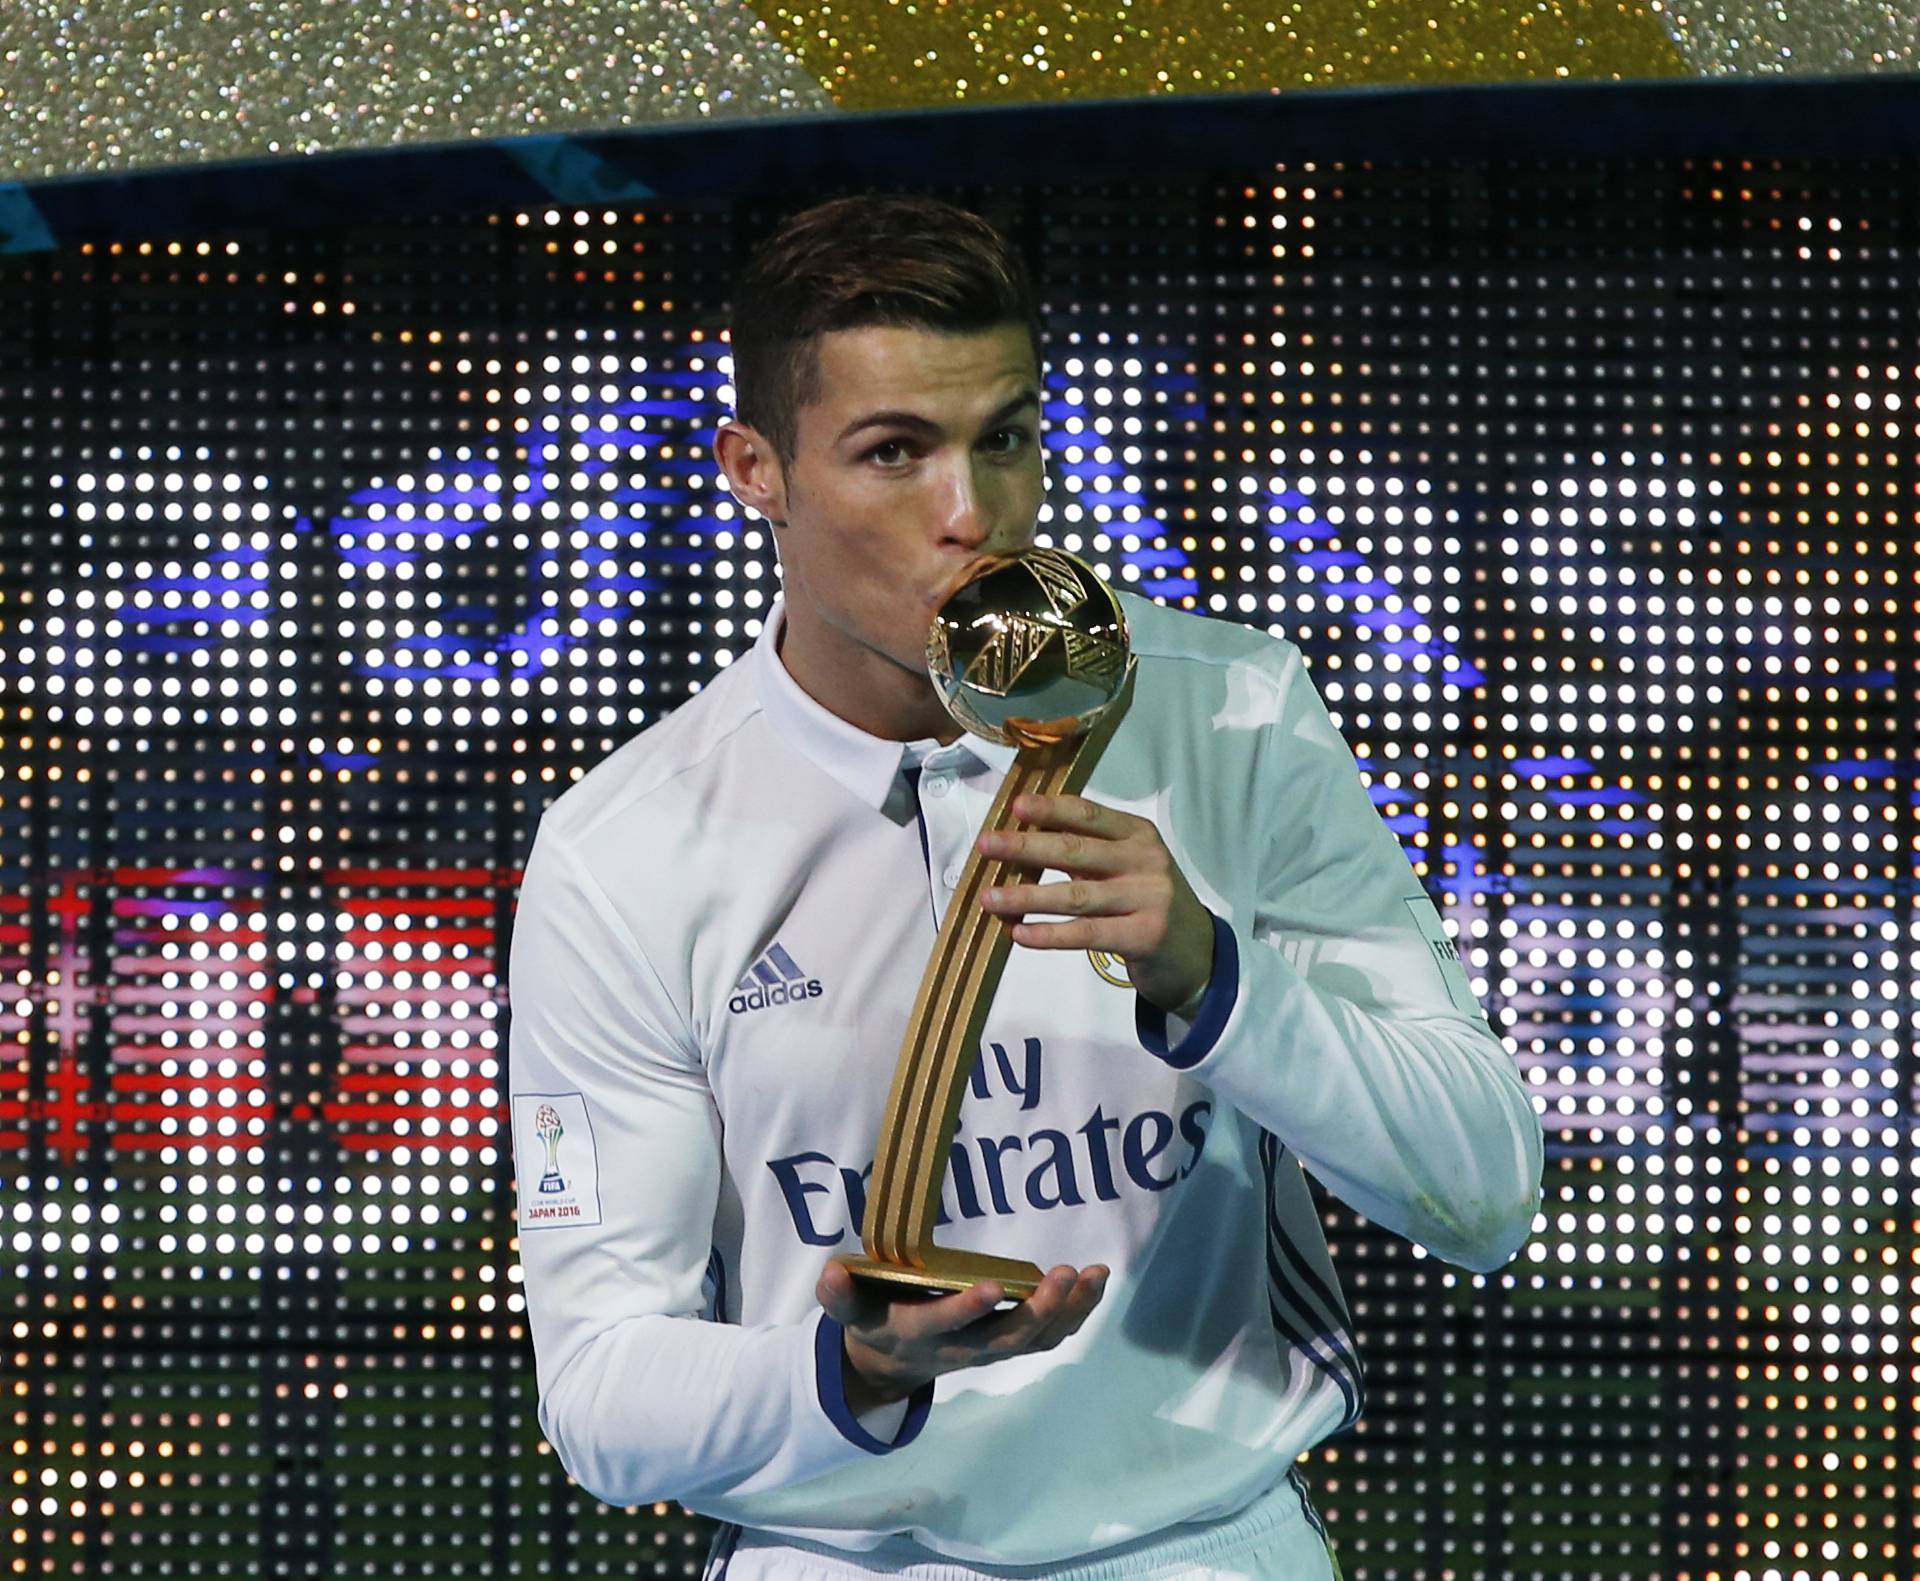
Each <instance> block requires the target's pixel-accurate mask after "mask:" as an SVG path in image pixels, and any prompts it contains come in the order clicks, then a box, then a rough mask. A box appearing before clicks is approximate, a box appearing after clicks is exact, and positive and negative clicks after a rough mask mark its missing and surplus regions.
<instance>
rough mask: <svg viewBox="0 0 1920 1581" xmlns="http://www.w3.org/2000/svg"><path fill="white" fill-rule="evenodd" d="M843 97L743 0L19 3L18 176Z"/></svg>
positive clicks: (6, 172)
mask: <svg viewBox="0 0 1920 1581" xmlns="http://www.w3.org/2000/svg"><path fill="white" fill-rule="evenodd" d="M832 108H833V101H832V100H831V98H829V96H828V95H827V94H826V92H825V91H824V90H823V89H822V88H821V87H820V85H819V83H818V82H816V81H815V80H814V79H813V77H812V76H811V75H809V74H808V72H807V71H806V70H805V69H804V68H803V67H801V66H800V65H798V64H797V63H796V62H795V61H794V59H793V58H792V56H790V55H789V54H788V53H787V51H786V50H785V49H784V48H782V46H781V45H780V43H779V42H778V41H777V40H776V39H775V38H774V37H773V36H772V35H771V34H770V33H769V32H768V30H767V29H766V27H765V26H764V25H763V24H762V23H761V22H760V21H759V19H758V18H757V17H756V16H755V15H754V14H753V12H752V11H751V10H750V9H749V8H748V7H747V6H746V5H745V4H743V3H741V0H695V3H688V0H514V3H505V0H488V3H486V4H484V5H481V4H471V5H470V4H462V3H450V0H186V3H179V0H175V3H170V4H157V5H156V4H129V3H125V0H120V3H114V0H105V3H102V0H94V3H92V4H88V5H79V4H72V3H56V0H0V180H8V181H30V180H35V179H38V178H41V177H46V176H56V175H67V174H77V173H81V172H86V171H107V170H135V169H140V168H152V167H155V166H162V165H172V164H180V163H184V162H188V161H195V160H217V159H237V158H258V157H261V156H263V155H270V154H311V153H318V152H323V151H327V152H331V151H337V150H340V149H347V148H382V147H389V146H392V145H394V144H397V143H438V142H449V141H452V140H454V139H457V138H463V137H480V138H491V137H512V136H515V135H517V134H524V133H528V132H564V131H582V130H586V129H589V128H605V127H615V126H638V125H652V124H656V123H663V122H679V123H687V122H696V121H717V120H721V119H724V118H727V117H734V116H743V115H753V116H764V115H778V114H781V113H784V112H793V111H802V110H805V111H818V110H831V109H832Z"/></svg>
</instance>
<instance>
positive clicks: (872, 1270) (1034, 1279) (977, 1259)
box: [834, 1246, 1046, 1301]
mask: <svg viewBox="0 0 1920 1581" xmlns="http://www.w3.org/2000/svg"><path fill="white" fill-rule="evenodd" d="M926 1257H927V1261H928V1264H929V1266H928V1267H925V1268H913V1267H909V1266H908V1265H907V1264H905V1263H889V1262H882V1261H881V1260H880V1259H879V1258H877V1257H868V1256H865V1255H864V1254H862V1253H859V1252H848V1253H846V1254H844V1255H843V1256H840V1257H836V1258H834V1261H835V1262H836V1263H841V1264H844V1265H845V1267H846V1270H847V1272H848V1273H850V1274H852V1275H853V1277H854V1278H855V1279H858V1280H861V1281H862V1282H864V1283H866V1284H867V1285H869V1286H877V1287H879V1288H880V1290H881V1291H882V1293H884V1294H885V1295H887V1296H889V1297H891V1298H893V1299H895V1300H898V1299H899V1298H901V1297H902V1296H915V1295H918V1296H925V1297H927V1298H929V1299H932V1298H934V1297H937V1296H944V1295H954V1294H957V1293H958V1292H960V1291H962V1290H971V1289H972V1288H973V1287H974V1286H975V1285H977V1284H979V1283H980V1282H981V1281H982V1280H985V1279H991V1280H993V1281H995V1282H996V1283H997V1284H998V1285H999V1286H1000V1289H1001V1291H1002V1292H1003V1293H1004V1294H1005V1295H1006V1296H1007V1298H1008V1299H1010V1300H1013V1301H1024V1300H1026V1299H1027V1297H1028V1296H1030V1295H1032V1294H1033V1293H1034V1291H1036V1290H1038V1289H1039V1288H1040V1281H1041V1280H1043V1279H1044V1278H1046V1274H1045V1273H1044V1272H1043V1271H1042V1270H1041V1269H1039V1268H1037V1267H1035V1266H1034V1265H1033V1264H1032V1263H1029V1262H1023V1261H1022V1260H1021V1259H1020V1258H1018V1257H993V1256H990V1255H989V1254H987V1253H986V1252H957V1251H946V1250H943V1249H941V1248H940V1247H938V1246H930V1247H928V1248H927V1250H926Z"/></svg>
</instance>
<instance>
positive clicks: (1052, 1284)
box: [814, 1261, 1110, 1416]
mask: <svg viewBox="0 0 1920 1581" xmlns="http://www.w3.org/2000/svg"><path fill="white" fill-rule="evenodd" d="M1109 1272H1110V1270H1109V1269H1108V1268H1107V1267H1106V1265H1105V1264H1103V1263H1094V1264H1093V1265H1091V1266H1090V1267H1089V1268H1088V1269H1087V1270H1086V1271H1085V1272H1084V1273H1082V1274H1080V1275H1079V1276H1078V1277H1077V1278H1076V1277H1075V1274H1074V1270H1073V1269H1072V1268H1071V1267H1069V1266H1068V1265H1066V1264H1064V1263H1063V1264H1061V1265H1060V1266H1059V1267H1058V1268H1055V1269H1054V1270H1052V1272H1051V1273H1049V1274H1048V1276H1047V1277H1046V1278H1045V1279H1044V1280H1042V1281H1041V1283H1040V1288H1039V1289H1037V1290H1035V1291H1034V1293H1033V1294H1032V1295H1030V1296H1028V1297H1027V1299H1026V1300H1024V1301H1022V1302H1021V1303H1020V1304H1019V1305H1018V1306H1017V1307H1015V1308H1013V1310H1012V1311H1010V1312H999V1313H996V1312H995V1311H994V1308H995V1307H996V1306H997V1305H998V1304H999V1303H1000V1301H1001V1300H1002V1299H1004V1294H1003V1292H1002V1290H1001V1288H1000V1285H999V1284H998V1282H997V1281H995V1280H992V1279H988V1280H983V1281H982V1282H981V1283H979V1284H977V1285H974V1286H973V1287H972V1288H971V1289H969V1290H960V1291H956V1292H955V1293H954V1294H952V1295H947V1296H939V1297H936V1298H931V1299H929V1298H925V1297H914V1296H906V1297H898V1298H889V1297H888V1296H887V1295H885V1294H884V1293H883V1292H880V1291H877V1290H874V1289H872V1288H870V1287H869V1286H867V1285H863V1284H862V1283H861V1282H860V1281H859V1280H857V1279H855V1278H854V1277H853V1275H852V1274H850V1273H848V1272H847V1269H846V1265H845V1264H844V1263H838V1262H833V1261H829V1262H828V1263H827V1266H826V1267H825V1268H824V1269H822V1270H821V1272H820V1282H819V1284H818V1285H817V1286H816V1287H815V1289H814V1294H815V1296H817V1297H818V1298H819V1301H820V1305H821V1306H823V1307H825V1308H826V1309H827V1315H828V1316H829V1317H832V1318H834V1319H836V1320H837V1321H838V1322H839V1324H840V1327H841V1329H842V1330H843V1334H842V1340H843V1343H844V1345H845V1355H846V1363H847V1382H848V1384H849V1385H850V1387H849V1388H848V1390H847V1404H848V1406H849V1407H850V1408H851V1409H852V1410H853V1413H854V1414H855V1415H856V1416H857V1415H859V1414H860V1412H862V1411H865V1410H870V1409H872V1407H874V1406H876V1405H886V1404H890V1403H891V1402H892V1401H895V1400H904V1399H906V1397H907V1396H908V1395H910V1394H912V1393H913V1391H914V1390H915V1389H917V1388H919V1387H920V1385H921V1384H923V1383H925V1382H927V1380H928V1379H930V1378H937V1377H939V1376H940V1375H941V1374H942V1373H947V1372H958V1371H959V1370H960V1369H961V1368H963V1367H980V1366H984V1365H986V1364H987V1363H988V1362H994V1361H1004V1360H1005V1359H1006V1358H1007V1357H1009V1356H1022V1355H1025V1354H1026V1353H1027V1352H1029V1351H1043V1350H1052V1349H1053V1348H1054V1347H1055V1346H1056V1345H1058V1344H1059V1343H1060V1342H1061V1341H1062V1340H1063V1339H1066V1338H1067V1337H1068V1336H1069V1335H1071V1334H1076V1333H1078V1332H1079V1329H1080V1325H1081V1324H1082V1323H1084V1322H1086V1320H1087V1318H1088V1316H1089V1314H1091V1313H1092V1311H1093V1309H1094V1308H1095V1307H1096V1306H1098V1305H1099V1304H1100V1297H1101V1295H1102V1294H1103V1293H1104V1292H1105V1290H1106V1288H1107V1274H1108V1273H1109Z"/></svg>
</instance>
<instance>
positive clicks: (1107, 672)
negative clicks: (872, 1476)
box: [834, 549, 1135, 1301]
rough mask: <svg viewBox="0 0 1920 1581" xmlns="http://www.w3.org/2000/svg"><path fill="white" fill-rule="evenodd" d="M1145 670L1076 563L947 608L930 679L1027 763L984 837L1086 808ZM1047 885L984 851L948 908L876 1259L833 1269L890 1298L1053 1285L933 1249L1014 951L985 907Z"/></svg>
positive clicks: (869, 1229)
mask: <svg viewBox="0 0 1920 1581" xmlns="http://www.w3.org/2000/svg"><path fill="white" fill-rule="evenodd" d="M1134 669H1135V660H1134V657H1133V654H1132V652H1131V649H1130V647H1129V643H1128V636H1127V618H1126V612H1125V611H1124V610H1123V609H1122V608H1121V606H1120V601H1119V599H1118V598H1116V597H1115V596H1114V593H1113V590H1112V589H1111V588H1110V587H1108V586H1107V584H1106V583H1105V582H1104V581H1102V580H1101V579H1100V577H1099V575H1098V574H1097V573H1096V572H1095V571H1094V569H1093V567H1092V566H1090V565H1088V564H1087V563H1086V561H1084V560H1081V559H1079V558H1078V557H1076V556H1074V555H1070V554H1067V553H1065V552H1064V551H1062V550H1059V549H1031V550H1029V551H1028V552H1027V553H1025V554H1023V555H1018V556H1013V557H1005V558H997V559H994V560H990V561H989V562H987V563H986V564H985V565H982V566H980V567H977V568H976V569H975V570H974V571H973V572H972V573H970V575H969V576H968V578H967V580H965V581H964V582H962V583H961V584H960V585H959V586H958V587H957V588H956V589H955V590H954V591H953V592H952V593H950V594H948V596H947V599H946V601H945V602H944V603H943V604H942V605H941V606H940V610H939V612H938V613H937V614H936V615H935V616H934V619H933V624H932V625H931V627H929V629H928V632H927V670H928V672H929V673H930V674H931V675H932V677H933V681H934V685H935V686H936V687H937V688H938V689H939V692H940V697H941V700H942V702H944V703H945V704H946V707H947V712H948V713H950V714H951V715H952V716H953V717H954V719H955V721H957V722H958V723H959V724H960V726H961V727H962V728H963V729H966V730H971V731H972V732H974V734H976V735H980V736H984V737H986V739H988V740H989V741H996V742H999V743H1000V744H1001V745H1003V746H1012V747H1017V748H1018V749H1019V750H1018V753H1017V755H1016V756H1015V758H1014V761H1013V764H1012V766H1011V767H1010V768H1009V769H1008V770H1007V774H1006V778H1005V780H1004V781H1003V782H1002V784H1001V786H1000V793H999V795H997V796H996V797H995V798H994V801H993V806H992V807H991V808H989V809H988V811H987V816H986V820H985V822H984V823H983V824H982V825H981V828H982V830H983V831H985V830H988V829H1017V828H1024V827H1028V826H1027V825H1023V824H1021V823H1020V822H1019V820H1018V819H1016V818H1014V817H1013V815H1012V811H1011V809H1012V807H1013V803H1014V801H1015V799H1016V798H1017V797H1020V796H1023V795H1029V794H1037V795H1044V796H1056V795H1069V796H1071V795H1078V794H1079V792H1080V791H1081V789H1082V788H1083V787H1084V786H1085V785H1086V783H1087V779H1088V777H1089V776H1090V775H1091V774H1092V772H1093V766H1094V764H1095V762H1096V761H1098V759H1099V756H1100V753H1101V751H1102V750H1103V749H1104V748H1105V746H1106V744H1107V741H1108V739H1109V738H1110V737H1111V736H1112V734H1113V732H1114V730H1115V729H1116V728H1117V727H1118V725H1119V723H1120V720H1121V718H1122V717H1123V716H1124V715H1125V714H1126V711H1127V707H1128V704H1129V703H1130V702H1131V701H1132V697H1133V676H1134ZM1045 871H1046V869H1045V867H1044V866H1042V867H1034V866H1030V865H1027V864H1024V863H1019V864H1016V863H1013V862H1010V861H1008V860H1007V859H1006V858H1004V857H988V856H985V855H983V854H982V853H981V851H980V849H979V847H978V846H977V845H976V846H974V848H973V849H972V850H971V851H970V852H969V853H968V856H967V862H966V866H965V868H964V870H963V871H962V873H961V875H960V882H959V885H958V886H957V887H956V888H955V890H954V893H953V898H952V900H951V901H949V902H948V904H947V912H946V916H945V917H944V918H943V919H942V921H941V924H940V932H939V936H938V937H937V938H936V939H935V941H934V946H933V954H932V956H931V957H929V959H928V961H927V970H926V974H925V975H924V976H923V977H922V978H921V979H920V992H919V994H918V996H917V997H916V998H915V1000H914V1006H913V1014H912V1016H911V1018H910V1019H909V1021H908V1024H907V1031H906V1037H905V1039H904V1041H903V1042H902V1044H901V1047H900V1062H899V1064H898V1066H897V1067H896V1068H895V1071H894V1077H893V1090H892V1092H891V1093H890V1095H889V1096H888V1098H887V1110H886V1115H885V1118H884V1119H883V1120H882V1122H881V1126H880V1140H879V1143H878V1145H877V1147H876V1149H875V1153H874V1160H873V1181H872V1184H871V1186H870V1187H869V1188H868V1191H867V1203H866V1214H865V1218H864V1219H863V1221H862V1225H861V1233H860V1239H861V1243H862V1245H863V1247H864V1248H865V1253H866V1255H865V1256H861V1255H860V1254H858V1253H844V1254H842V1255H841V1256H839V1257H837V1258H835V1259H834V1261H836V1262H840V1263H844V1264H845V1265H846V1267H847V1270H848V1271H849V1272H850V1273H851V1274H852V1275H853V1276H854V1278H855V1279H857V1280H861V1281H865V1282H866V1283H868V1284H869V1285H870V1286H878V1287H881V1288H882V1290H883V1291H884V1293H885V1294H886V1295H888V1296H889V1297H893V1298H898V1297H901V1296H905V1295H920V1296H927V1297H937V1296H941V1295H946V1294H949V1293H951V1292H954V1291H959V1290H966V1289H970V1288H971V1287H972V1286H973V1285H975V1284H978V1283H979V1282H980V1281H981V1280H983V1279H993V1280H996V1281H998V1283H999V1285H1000V1287H1001V1289H1002V1290H1003V1291H1005V1293H1006V1294H1007V1295H1008V1296H1009V1297H1011V1298H1012V1299H1014V1300H1016V1301H1023V1300H1025V1299H1026V1298H1027V1297H1028V1296H1030V1295H1032V1294H1033V1292H1034V1290H1035V1289H1036V1288H1037V1287H1038V1286H1039V1284H1040V1281H1041V1279H1042V1278H1043V1277H1045V1272H1044V1270H1043V1269H1041V1268H1039V1267H1037V1266H1036V1265H1035V1264H1033V1263H1030V1262H1026V1261H1024V1260H1023V1259H1021V1258H1015V1257H995V1256H992V1255H990V1254H988V1253H985V1252H971V1251H960V1250H954V1249H951V1248H947V1247H940V1246H935V1245H934V1244H933V1228H934V1221H935V1220H936V1219H937V1218H938V1217H939V1214H940V1186H941V1183H942V1182H943V1181H944V1180H945V1178H946V1174H947V1161H948V1151H949V1149H950V1148H951V1147H952V1145H953V1135H954V1131H955V1130H956V1129H957V1127H958V1124H959V1119H960V1100H961V1098H962V1097H963V1095H964V1093H965V1090H966V1086H967V1080H968V1077H969V1075H970V1074H971V1072H972V1069H973V1063H974V1060H975V1059H976V1058H977V1057H978V1055H979V1048H980V1035H981V1032H982V1029H983V1027H984V1025H985V1022H986V1018H987V1011H988V1009H989V1008H990V1007H991V1005H992V1003H993V996H994V992H995V990H996V989H998V987H999V986H1000V974H1001V972H1002V971H1003V970H1004V969H1005V966H1006V963H1007V952H1008V951H1009V950H1010V949H1011V948H1012V947H1013V935H1012V933H1011V932H1010V931H1009V925H1008V919H1007V918H1004V917H1001V916H997V915H995V914H993V913H991V912H987V911H983V910H982V909H981V907H980V896H981V893H982V892H983V891H985V890H987V889H989V888H992V887H994V886H996V885H1002V884H1027V883H1033V882H1035V881H1036V880H1037V879H1038V878H1039V877H1040V875H1041V874H1042V873H1043V872H1045Z"/></svg>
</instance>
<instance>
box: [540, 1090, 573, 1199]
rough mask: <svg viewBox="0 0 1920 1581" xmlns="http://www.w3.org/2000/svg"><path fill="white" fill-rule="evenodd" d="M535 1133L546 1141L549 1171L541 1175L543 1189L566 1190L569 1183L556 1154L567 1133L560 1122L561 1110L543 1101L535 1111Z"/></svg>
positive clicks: (541, 1187)
mask: <svg viewBox="0 0 1920 1581" xmlns="http://www.w3.org/2000/svg"><path fill="white" fill-rule="evenodd" d="M533 1134H534V1135H535V1136H537V1137H539V1138H540V1140H541V1141H542V1142H544V1143H546V1146H547V1172H546V1173H545V1174H544V1175H542V1176H541V1177H540V1189H541V1190H542V1191H564V1190H566V1186H567V1183H566V1181H565V1179H563V1178H562V1176H561V1174H560V1160H559V1159H558V1158H556V1157H555V1156H554V1155H555V1154H556V1153H558V1152H559V1150H560V1138H561V1137H563V1136H565V1135H566V1134H567V1128H566V1127H565V1126H564V1125H562V1124H561V1123H560V1111H559V1110H558V1109H556V1108H554V1106H553V1105H552V1104H550V1103H543V1104H541V1105H540V1107H539V1108H538V1109H536V1110H535V1111H534V1115H533Z"/></svg>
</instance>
